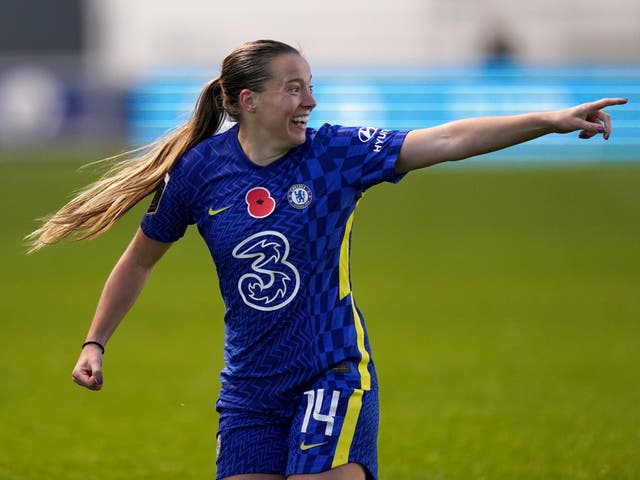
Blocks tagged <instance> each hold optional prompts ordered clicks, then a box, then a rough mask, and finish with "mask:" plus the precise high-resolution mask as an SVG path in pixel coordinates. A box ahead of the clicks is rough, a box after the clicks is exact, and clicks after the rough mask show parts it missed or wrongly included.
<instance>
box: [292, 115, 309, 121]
mask: <svg viewBox="0 0 640 480" xmlns="http://www.w3.org/2000/svg"><path fill="white" fill-rule="evenodd" d="M291 120H292V121H293V122H294V123H307V121H308V120H309V115H300V116H298V117H293V118H292V119H291Z"/></svg>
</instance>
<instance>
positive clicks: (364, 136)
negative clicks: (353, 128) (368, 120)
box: [358, 127, 378, 143]
mask: <svg viewBox="0 0 640 480" xmlns="http://www.w3.org/2000/svg"><path fill="white" fill-rule="evenodd" d="M377 131H378V129H377V128H374V127H362V128H361V129H360V130H358V138H359V139H360V141H361V142H362V143H367V142H368V141H369V140H371V139H372V138H373V136H374V135H375V134H376V132H377Z"/></svg>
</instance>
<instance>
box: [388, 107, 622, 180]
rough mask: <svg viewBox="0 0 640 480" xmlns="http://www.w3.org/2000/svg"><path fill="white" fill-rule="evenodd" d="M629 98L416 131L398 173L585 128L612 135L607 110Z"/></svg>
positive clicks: (408, 141) (404, 149)
mask: <svg viewBox="0 0 640 480" xmlns="http://www.w3.org/2000/svg"><path fill="white" fill-rule="evenodd" d="M625 103H627V100H626V99H624V98H604V99H601V100H597V101H595V102H591V103H585V104H582V105H578V106H575V107H571V108H567V109H563V110H555V111H551V112H536V113H527V114H523V115H513V116H503V117H479V118H468V119H464V120H457V121H454V122H450V123H446V124H444V125H440V126H437V127H432V128H425V129H421V130H413V131H411V132H409V134H408V135H407V137H406V139H405V141H404V143H403V145H402V149H401V150H400V156H399V157H398V161H397V163H396V173H406V172H408V171H410V170H416V169H418V168H423V167H428V166H430V165H434V164H436V163H441V162H447V161H452V160H462V159H465V158H469V157H473V156H476V155H482V154H484V153H489V152H494V151H496V150H501V149H503V148H506V147H510V146H512V145H517V144H519V143H523V142H527V141H529V140H533V139H534V138H538V137H541V136H543V135H547V134H549V133H569V132H574V131H577V130H581V132H580V138H591V137H593V136H594V135H597V134H599V133H601V134H603V136H604V138H605V139H608V138H609V136H610V135H611V117H610V116H609V115H608V114H607V113H606V112H605V111H604V110H603V109H604V108H606V107H609V106H611V105H623V104H625Z"/></svg>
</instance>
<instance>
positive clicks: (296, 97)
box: [241, 53, 316, 153]
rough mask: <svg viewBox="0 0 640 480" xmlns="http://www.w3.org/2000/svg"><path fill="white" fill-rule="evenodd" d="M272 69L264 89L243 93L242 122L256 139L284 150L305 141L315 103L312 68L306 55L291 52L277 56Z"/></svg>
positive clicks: (271, 66)
mask: <svg viewBox="0 0 640 480" xmlns="http://www.w3.org/2000/svg"><path fill="white" fill-rule="evenodd" d="M269 69H270V71H271V77H270V79H269V80H268V81H267V82H266V83H265V84H264V90H263V91H261V92H249V93H244V95H245V98H244V101H243V104H244V105H246V107H245V109H246V113H244V114H243V118H242V122H241V123H244V124H246V127H247V129H248V131H250V132H252V133H251V134H252V136H254V138H255V139H256V140H257V141H261V142H268V143H269V144H271V145H272V146H273V147H274V148H276V149H282V150H283V153H284V152H286V151H288V150H289V149H291V148H293V147H295V146H297V145H301V144H302V143H304V142H305V133H306V129H307V122H308V121H309V114H310V113H311V111H312V110H313V109H314V108H315V106H316V101H315V98H314V97H313V93H312V86H311V70H310V68H309V64H308V63H307V61H306V60H305V59H304V58H302V57H301V56H300V55H297V54H291V53H289V54H284V55H279V56H277V57H275V58H274V59H273V60H272V61H271V64H270V66H269ZM245 92H248V91H245ZM241 96H242V94H241Z"/></svg>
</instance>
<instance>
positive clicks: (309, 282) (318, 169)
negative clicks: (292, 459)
mask: <svg viewBox="0 0 640 480" xmlns="http://www.w3.org/2000/svg"><path fill="white" fill-rule="evenodd" d="M363 132H364V133H363ZM405 135H406V132H391V131H386V130H375V129H359V128H347V127H339V126H329V125H325V126H323V127H321V128H320V129H319V130H317V131H315V130H312V129H309V130H308V133H307V141H306V143H305V144H303V145H301V146H300V147H298V148H296V149H293V150H292V151H290V152H289V153H287V154H286V155H285V156H284V157H282V158H280V159H278V160H277V161H275V162H273V163H271V164H270V165H268V166H266V167H259V166H257V165H255V164H253V163H252V162H250V161H249V159H248V158H247V157H246V156H245V155H244V153H243V152H242V149H241V148H240V145H239V143H238V140H237V127H235V128H232V129H230V130H229V131H227V132H225V133H223V134H221V135H217V136H215V137H212V138H210V139H208V140H206V141H204V142H202V143H201V144H200V145H198V146H196V147H195V148H194V149H192V150H191V151H189V152H188V153H187V154H186V155H185V156H184V157H183V158H182V159H181V160H180V161H179V162H178V164H177V165H176V167H175V168H174V169H172V171H171V172H170V180H169V182H168V184H167V186H166V188H165V190H164V193H163V195H162V198H161V200H160V202H159V204H158V207H157V211H156V212H155V213H154V214H151V215H146V216H145V218H144V219H143V221H142V227H143V229H144V231H145V233H146V234H147V235H148V236H150V237H151V238H155V239H156V240H160V241H173V240H176V239H178V238H179V237H180V236H181V235H182V234H183V233H184V229H185V228H186V226H187V224H188V223H196V224H197V225H198V229H199V231H200V234H201V235H202V237H203V238H204V240H205V241H206V243H207V245H208V247H209V250H210V251H211V254H212V257H213V259H214V261H215V264H216V267H217V272H218V277H219V284H220V291H221V293H222V296H223V299H224V302H225V306H226V314H225V329H226V339H225V369H224V370H223V372H222V374H221V380H222V391H221V395H220V399H219V403H218V406H219V407H220V408H225V407H229V406H233V407H237V406H238V405H245V406H247V407H249V406H250V407H251V408H256V409H261V408H265V409H266V408H274V407H276V408H282V409H283V411H284V410H286V409H287V408H288V407H287V405H288V404H289V403H290V400H289V399H290V397H291V395H292V394H295V393H296V392H298V391H299V388H301V386H303V385H305V384H306V383H307V382H308V381H310V380H311V379H312V378H314V377H315V376H317V375H318V374H319V373H320V372H322V371H325V370H326V369H328V368H330V367H331V366H332V365H334V364H336V363H339V362H341V361H343V360H345V359H356V360H357V359H359V358H361V352H360V351H359V350H358V345H357V341H356V339H357V335H356V330H355V327H354V318H353V308H352V306H351V304H350V302H351V296H350V295H348V296H346V297H345V298H344V299H340V298H339V284H340V254H341V246H342V241H343V238H344V235H345V229H346V224H347V221H348V219H349V217H350V215H351V214H352V213H353V211H354V209H355V206H356V202H357V201H358V199H359V198H360V197H361V195H362V193H363V191H364V190H366V189H367V188H369V187H371V186H373V185H375V184H377V183H380V182H382V181H397V180H398V179H399V177H398V176H396V175H395V174H394V166H395V160H396V158H397V155H398V153H399V150H400V147H401V144H402V141H403V139H404V137H405ZM297 184H304V185H305V186H306V187H308V188H309V189H310V191H311V196H312V199H311V203H310V204H309V205H308V206H306V207H305V208H295V207H294V205H292V204H290V203H289V200H288V198H287V194H288V192H289V190H290V189H291V188H292V186H294V185H297ZM254 188H258V189H260V190H261V191H263V192H268V196H266V197H265V198H264V199H263V200H264V201H266V204H273V205H274V208H273V210H272V211H271V212H270V213H269V214H268V215H266V216H262V217H260V218H256V217H255V216H252V215H251V214H250V212H251V205H250V204H248V203H247V194H248V192H249V191H251V190H252V189H254ZM267 197H268V198H267ZM212 212H213V213H212ZM265 272H266V273H265ZM247 278H249V281H247ZM255 291H258V292H259V293H260V295H257V294H256V295H254V293H255ZM252 299H253V300H252ZM265 299H266V300H265ZM274 305H275V306H276V307H277V308H274V307H273V306H274ZM367 348H368V344H367Z"/></svg>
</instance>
